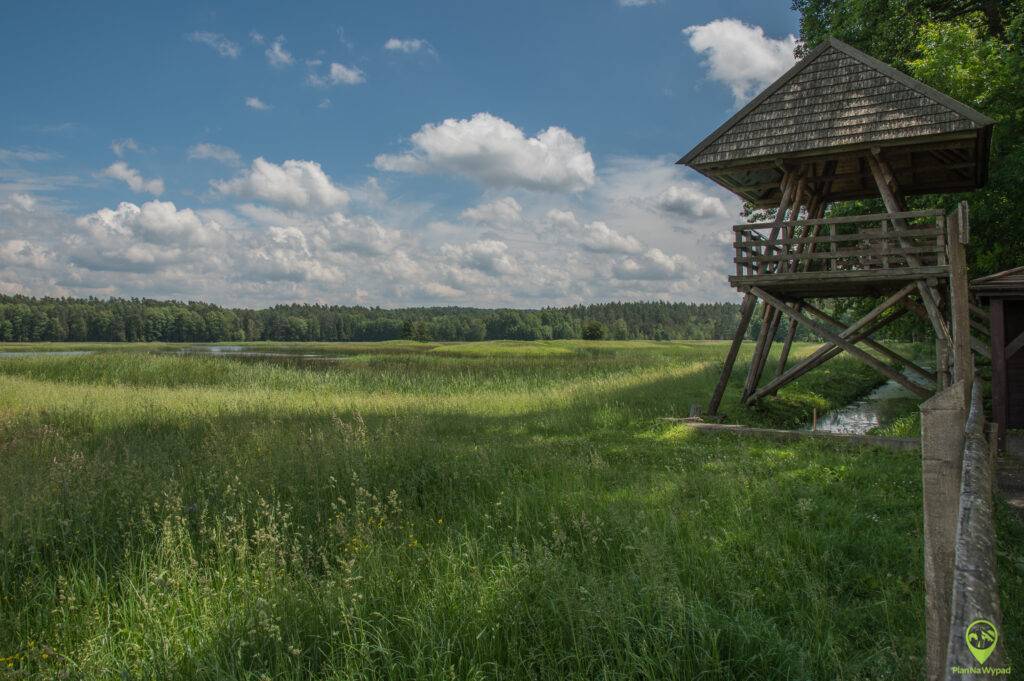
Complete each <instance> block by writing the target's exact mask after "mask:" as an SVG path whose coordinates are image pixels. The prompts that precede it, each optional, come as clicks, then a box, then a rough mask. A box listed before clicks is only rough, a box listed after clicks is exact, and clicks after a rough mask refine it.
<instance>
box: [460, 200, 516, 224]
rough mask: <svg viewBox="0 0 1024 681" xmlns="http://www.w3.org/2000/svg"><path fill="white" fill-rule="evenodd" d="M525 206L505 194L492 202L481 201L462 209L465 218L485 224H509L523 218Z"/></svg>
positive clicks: (462, 215)
mask: <svg viewBox="0 0 1024 681" xmlns="http://www.w3.org/2000/svg"><path fill="white" fill-rule="evenodd" d="M522 213H523V208H522V206H520V205H519V202H518V201H516V200H515V199H514V198H512V197H511V196H504V197H502V198H500V199H497V200H495V201H491V202H490V203H481V204H480V205H478V206H473V207H471V208H467V209H465V210H464V211H462V214H461V217H462V219H463V220H468V221H470V222H476V223H478V224H484V225H508V224H512V223H515V222H519V221H520V220H521V219H522Z"/></svg>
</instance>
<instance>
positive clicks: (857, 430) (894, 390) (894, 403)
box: [807, 371, 921, 435]
mask: <svg viewBox="0 0 1024 681" xmlns="http://www.w3.org/2000/svg"><path fill="white" fill-rule="evenodd" d="M903 375H904V376H906V377H907V378H909V379H910V380H912V381H914V382H915V383H917V382H919V381H920V378H919V377H918V376H917V375H916V374H914V373H908V372H907V371H904V372H903ZM920 401H921V399H920V398H919V397H917V396H916V395H915V394H914V393H912V392H910V391H909V390H907V389H906V388H904V387H903V386H902V385H900V384H899V383H897V382H896V381H892V380H890V381H888V382H887V383H885V384H883V385H880V386H879V387H877V388H875V389H874V390H872V391H871V392H870V393H868V394H867V395H865V396H864V397H862V398H861V399H859V400H857V401H856V402H853V403H851V404H848V405H846V406H845V407H841V408H839V409H835V410H833V411H830V412H827V413H826V414H823V415H821V416H819V417H818V427H817V429H818V430H823V431H826V432H829V433H851V434H855V435H863V434H864V433H867V432H868V431H870V430H871V429H872V428H878V427H879V426H887V425H889V424H890V423H892V422H893V421H895V420H896V419H897V418H899V417H900V416H903V415H904V414H906V413H907V412H908V411H909V410H911V409H913V407H914V406H916V405H917V404H918V403H919V402H920ZM810 428H811V426H810V425H808V426H807V430H810Z"/></svg>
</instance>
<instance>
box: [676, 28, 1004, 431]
mask: <svg viewBox="0 0 1024 681" xmlns="http://www.w3.org/2000/svg"><path fill="white" fill-rule="evenodd" d="M993 123H994V121H993V120H992V119H990V118H988V117H987V116H984V115H983V114H981V113H978V112H977V111H975V110H974V109H972V108H970V107H969V106H966V105H964V104H962V103H960V102H958V101H956V100H954V99H952V98H950V97H948V96H946V95H944V94H942V93H941V92H938V91H937V90H935V89H933V88H931V87H928V86H927V85H925V84H924V83H921V82H919V81H917V80H914V79H913V78H911V77H910V76H907V75H906V74H904V73H901V72H900V71H898V70H896V69H894V68H892V67H891V66H888V65H886V64H883V63H882V62H880V61H878V60H877V59H874V58H872V57H870V56H868V55H866V54H864V53H863V52H861V51H859V50H857V49H854V48H852V47H850V46H849V45H847V44H845V43H842V42H840V41H838V40H829V41H828V42H825V43H823V44H821V45H819V46H818V47H817V48H815V49H814V50H813V51H811V52H810V53H809V54H807V56H806V57H804V58H803V59H802V60H801V61H800V62H799V63H798V64H796V65H795V66H794V67H793V68H792V69H790V70H789V71H788V72H787V73H785V74H784V75H783V76H782V77H781V78H779V79H778V80H777V81H775V83H773V84H772V85H771V86H770V87H768V88H767V89H766V90H765V91H764V92H762V93H761V94H760V95H758V96H757V97H756V98H754V100H753V101H751V102H750V103H749V104H747V105H746V106H745V107H743V109H742V110H740V111H739V112H738V113H736V115H734V116H733V117H732V118H730V119H729V120H728V121H726V122H725V124H723V125H722V126H721V127H720V128H719V129H718V130H716V131H715V132H713V133H712V134H711V135H709V136H708V137H707V138H706V139H705V140H704V141H702V142H701V143H700V144H698V145H697V146H696V147H694V149H693V150H692V151H690V152H689V153H688V154H686V155H685V156H684V157H683V158H682V159H680V161H679V163H681V164H684V165H687V166H689V167H691V168H693V169H695V170H697V171H698V172H700V173H702V174H703V175H705V176H707V177H709V178H711V179H712V180H714V181H715V182H717V183H718V184H720V185H722V186H723V187H725V188H726V189H729V190H730V191H732V192H734V193H735V194H738V195H739V196H740V197H742V198H743V199H744V200H746V201H749V202H750V203H751V204H753V205H754V206H756V207H758V208H775V209H776V214H775V219H774V221H773V222H768V223H752V224H744V225H737V226H736V227H734V228H733V229H734V231H735V239H734V244H733V245H734V248H735V252H736V257H735V263H736V271H735V274H734V275H733V276H730V277H729V282H730V284H732V285H733V286H734V287H735V288H737V289H738V290H739V291H741V292H742V293H744V294H745V295H744V297H743V304H742V307H741V315H740V324H739V327H738V328H737V329H736V336H735V338H734V339H733V343H732V346H731V348H730V350H729V354H728V355H727V357H726V360H725V364H724V366H723V368H722V376H721V379H720V381H719V383H718V386H717V387H716V389H715V392H714V395H713V396H712V398H711V403H710V405H709V407H708V413H709V414H711V415H713V414H716V413H717V411H718V407H719V404H720V402H721V399H722V395H723V393H724V392H725V386H726V384H727V383H728V380H729V375H730V374H731V373H732V368H733V364H734V362H735V361H736V355H737V353H738V351H739V348H740V343H741V342H742V340H743V338H744V336H745V334H746V332H747V327H748V325H749V324H750V319H751V316H752V315H753V313H754V309H755V307H756V302H757V300H761V301H762V302H763V303H764V306H763V314H764V321H763V324H762V326H761V331H760V334H759V336H758V338H757V344H756V345H755V348H754V355H753V357H752V359H751V364H750V369H749V371H748V374H747V379H746V383H745V385H744V388H743V393H742V400H743V401H744V402H745V403H747V404H752V403H754V402H756V401H757V400H759V399H761V398H762V397H765V396H767V395H772V394H774V393H775V392H776V391H778V390H779V388H781V387H782V386H784V385H786V384H787V383H789V382H790V381H792V380H794V379H796V378H798V377H799V376H801V375H803V374H804V373H806V372H807V371H810V370H811V369H813V368H814V367H817V366H819V365H821V364H823V363H824V362H827V361H828V360H829V359H831V358H833V357H835V356H836V355H839V354H841V353H842V352H848V353H850V354H851V355H853V356H854V357H856V358H857V359H859V360H861V361H863V362H865V363H867V364H869V365H870V366H872V367H874V368H875V369H876V370H878V371H879V372H881V373H882V374H884V375H885V376H887V377H888V378H891V379H892V380H894V381H897V382H898V383H900V384H902V385H904V386H905V387H906V388H908V389H909V390H911V391H913V392H914V393H916V394H918V395H920V396H922V397H926V396H929V395H931V394H932V393H933V392H934V391H935V390H936V389H939V388H942V387H945V386H946V385H948V384H949V383H950V382H951V381H952V380H956V379H957V378H958V376H957V373H958V372H961V371H966V370H967V369H966V367H967V366H968V364H969V363H971V361H972V358H971V347H972V344H973V345H974V347H975V348H976V349H977V350H978V351H985V354H988V352H987V348H986V347H984V345H983V344H980V343H978V342H977V341H976V340H975V339H973V338H972V337H971V335H970V331H969V329H970V320H969V318H968V312H967V309H968V308H967V278H966V266H965V264H964V255H963V245H964V244H966V243H967V237H968V233H967V232H968V225H967V206H966V204H961V206H960V207H959V208H958V209H957V210H956V211H954V212H953V213H951V214H950V215H946V214H945V213H944V212H943V211H941V210H916V211H908V210H907V208H906V204H905V201H904V197H906V196H908V195H914V194H940V193H947V192H964V191H970V190H973V189H976V188H978V187H980V186H982V185H983V184H984V183H985V181H986V176H987V172H988V149H989V141H990V138H991V131H992V125H993ZM879 197H880V198H881V199H882V202H883V204H884V206H885V210H886V212H885V213H879V214H873V215H857V216H847V217H824V216H825V213H826V209H827V207H828V205H829V204H830V203H831V202H833V201H845V200H852V199H867V198H879ZM848 297H870V298H881V299H882V300H881V302H880V303H879V304H878V305H876V306H875V307H874V308H873V309H872V310H871V311H870V312H868V313H867V314H866V315H864V316H863V317H861V318H860V319H859V320H857V321H856V322H854V323H853V324H849V325H847V324H845V323H842V322H840V321H839V320H837V319H835V318H834V317H832V316H831V315H829V314H828V313H827V312H825V311H824V310H821V309H819V308H818V307H816V306H815V304H814V301H816V300H818V299H827V298H848ZM960 301H962V304H961V302H960ZM908 312H909V313H912V314H915V315H918V316H919V317H921V318H922V319H927V320H928V322H929V323H930V324H931V325H932V328H933V329H934V330H935V335H936V338H937V343H936V345H937V367H936V370H935V371H934V372H933V371H930V370H928V369H925V368H922V367H920V366H918V365H916V364H915V363H914V362H912V361H910V360H909V359H908V358H906V357H901V356H900V355H898V354H897V353H896V352H894V351H893V350H891V349H889V348H887V347H885V346H883V345H881V344H879V343H877V342H876V341H874V340H872V338H871V336H872V334H874V333H876V332H877V331H879V330H880V329H882V328H884V327H885V326H886V325H888V324H890V323H891V322H893V321H894V320H895V319H897V318H899V317H901V316H902V315H904V314H906V313H908ZM783 317H786V318H788V329H787V334H786V336H785V341H784V343H783V346H782V352H781V356H780V359H779V363H778V366H777V368H776V369H775V372H774V375H773V376H772V377H771V378H770V380H768V381H767V382H766V383H764V384H763V385H762V376H763V375H764V373H765V370H766V368H767V364H768V356H769V352H770V350H771V346H772V343H773V342H774V338H775V336H776V333H777V331H778V329H779V327H780V323H781V321H782V318H783ZM798 325H804V326H806V327H807V328H808V329H809V330H810V331H812V332H813V333H815V334H817V335H818V336H820V337H821V338H823V339H824V340H825V344H824V345H823V346H822V347H821V348H819V349H818V350H817V351H816V352H814V353H812V354H811V355H810V356H809V357H807V358H806V359H804V360H802V361H800V362H799V363H797V364H795V365H793V366H791V367H787V365H786V363H787V360H788V355H789V348H790V344H791V343H792V340H793V337H794V335H795V333H796V329H797V327H798ZM893 363H898V364H899V365H901V366H902V367H904V368H905V369H906V371H907V372H908V373H911V374H914V376H913V378H911V377H909V376H908V375H905V374H904V373H903V372H901V371H900V370H898V369H897V368H896V367H895V366H894V364H893ZM958 367H959V368H958Z"/></svg>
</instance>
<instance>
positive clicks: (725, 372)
mask: <svg viewBox="0 0 1024 681" xmlns="http://www.w3.org/2000/svg"><path fill="white" fill-rule="evenodd" d="M756 305H757V298H755V297H754V296H752V295H750V294H749V293H748V294H746V295H745V296H743V303H742V304H741V305H740V321H739V324H738V325H737V327H736V334H735V335H734V336H733V339H732V345H730V346H729V352H728V354H726V356H725V362H724V363H723V364H722V375H721V377H719V379H718V385H716V386H715V392H714V393H712V395H711V402H709V403H708V414H709V415H710V416H714V415H715V414H717V413H718V407H719V406H720V405H721V404H722V396H723V395H725V387H726V386H727V385H728V384H729V376H730V375H731V374H732V367H733V365H734V364H735V363H736V355H737V354H739V351H740V346H741V345H742V344H743V337H744V336H745V335H746V334H747V327H748V326H749V325H750V317H751V316H752V315H753V314H754V307H755V306H756Z"/></svg>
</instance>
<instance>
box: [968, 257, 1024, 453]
mask: <svg viewBox="0 0 1024 681" xmlns="http://www.w3.org/2000/svg"><path fill="white" fill-rule="evenodd" d="M971 294H972V295H973V296H974V298H975V299H976V300H977V301H978V305H976V306H972V307H973V312H974V314H976V315H977V316H978V317H981V318H982V319H984V320H987V321H988V327H987V328H985V327H984V326H982V329H981V330H983V331H987V332H988V335H989V339H990V341H989V342H990V346H991V354H992V420H993V421H995V423H996V428H997V433H998V438H999V447H1000V448H1003V446H1004V445H1005V442H1006V429H1007V428H1024V352H1022V350H1024V267H1016V268H1014V269H1011V270H1006V271H1004V272H997V273H995V274H990V275H989V276H987V277H981V278H979V279H975V280H974V281H972V282H971ZM983 306H987V307H988V311H987V312H986V311H985V310H984V309H983Z"/></svg>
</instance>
